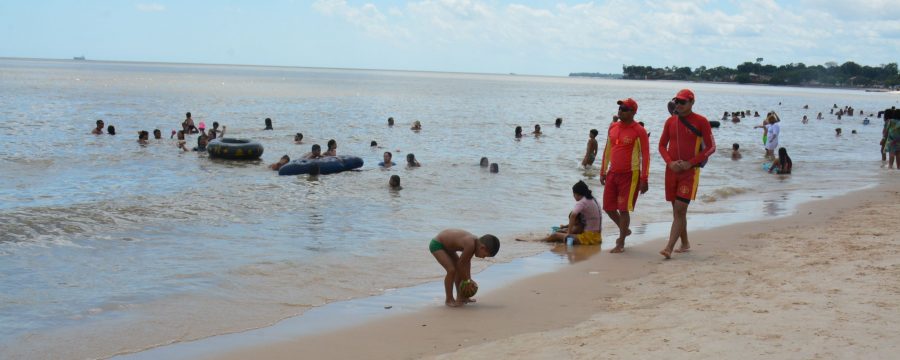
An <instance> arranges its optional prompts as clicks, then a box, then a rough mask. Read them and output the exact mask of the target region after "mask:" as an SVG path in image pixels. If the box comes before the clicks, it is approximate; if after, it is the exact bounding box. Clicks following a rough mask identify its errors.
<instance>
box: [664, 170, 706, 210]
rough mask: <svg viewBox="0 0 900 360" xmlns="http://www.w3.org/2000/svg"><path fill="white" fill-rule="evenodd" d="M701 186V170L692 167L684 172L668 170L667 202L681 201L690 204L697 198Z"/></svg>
mask: <svg viewBox="0 0 900 360" xmlns="http://www.w3.org/2000/svg"><path fill="white" fill-rule="evenodd" d="M699 184H700V168H698V167H692V168H690V169H687V170H685V171H682V172H674V171H672V170H671V169H669V168H666V201H675V200H681V201H683V202H685V203H688V204H690V203H691V200H694V199H695V198H696V197H697V185H699Z"/></svg>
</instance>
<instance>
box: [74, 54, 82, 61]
mask: <svg viewBox="0 0 900 360" xmlns="http://www.w3.org/2000/svg"><path fill="white" fill-rule="evenodd" d="M72 60H82V61H83V60H84V55H81V56H76V57H73V58H72Z"/></svg>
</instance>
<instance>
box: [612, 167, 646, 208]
mask: <svg viewBox="0 0 900 360" xmlns="http://www.w3.org/2000/svg"><path fill="white" fill-rule="evenodd" d="M639 175H640V173H638V172H637V171H628V172H620V173H608V174H606V186H605V187H604V188H603V210H605V211H615V210H619V211H634V204H636V203H637V198H638V184H640V176H639Z"/></svg>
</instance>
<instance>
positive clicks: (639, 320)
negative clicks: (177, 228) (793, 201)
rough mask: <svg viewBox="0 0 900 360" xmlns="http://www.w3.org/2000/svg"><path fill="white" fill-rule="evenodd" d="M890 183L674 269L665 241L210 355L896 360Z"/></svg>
mask: <svg viewBox="0 0 900 360" xmlns="http://www.w3.org/2000/svg"><path fill="white" fill-rule="evenodd" d="M887 182H888V184H885V185H880V186H878V187H875V188H871V189H868V190H863V191H858V192H854V193H850V194H847V195H843V196H841V197H838V198H834V199H829V200H821V201H815V202H812V203H808V204H805V205H802V206H801V207H800V208H799V209H798V210H797V211H796V213H795V214H794V215H791V216H787V217H783V218H778V219H773V220H768V221H760V222H752V223H743V224H736V225H730V226H726V227H721V228H716V229H712V230H707V231H697V232H692V233H691V234H690V236H691V242H692V245H693V251H692V252H691V253H688V254H677V255H676V256H674V258H673V259H672V260H663V259H662V257H661V256H660V255H659V254H658V251H659V250H660V249H661V248H662V247H663V243H662V241H663V240H662V239H659V240H657V241H651V242H648V243H645V244H642V245H638V246H634V247H629V248H628V251H627V252H626V253H625V254H622V255H614V254H609V253H606V252H604V253H602V254H598V255H596V256H593V257H591V258H590V259H589V260H586V261H582V262H579V263H577V264H575V265H572V266H568V267H565V268H564V269H562V270H561V271H556V272H552V273H549V274H543V275H539V276H535V277H531V278H527V279H524V280H521V281H517V282H515V283H512V284H509V285H508V286H506V287H503V288H501V289H492V291H490V292H487V293H485V294H483V296H481V297H478V301H479V302H478V303H477V304H475V305H471V306H466V307H464V308H458V309H452V308H446V307H444V306H440V305H437V304H436V306H435V307H434V308H429V309H426V310H423V311H419V312H415V313H412V314H405V315H398V316H393V317H389V318H385V319H380V320H376V321H371V322H367V323H364V324H361V325H359V326H355V327H351V328H346V329H340V330H337V331H334V332H328V333H323V334H317V335H312V336H305V337H300V338H295V339H286V340H283V341H279V342H274V343H271V344H265V345H259V346H253V347H248V348H242V349H240V350H237V351H232V352H228V353H226V354H217V355H215V356H213V357H214V358H218V359H247V358H265V359H297V358H316V359H320V358H329V359H352V358H366V359H407V358H423V357H424V358H439V359H445V358H446V359H451V358H453V359H455V358H464V359H497V358H516V359H520V358H524V359H550V358H552V359H559V358H564V359H566V358H567V359H595V358H623V359H630V358H664V359H698V358H705V359H713V358H714V359H719V358H767V359H768V358H783V359H798V358H802V359H841V358H866V359H888V358H896V354H898V353H900V331H898V330H897V329H898V325H897V324H900V309H898V306H900V236H898V235H897V232H896V230H897V227H896V224H897V222H896V220H897V216H898V215H900V182H897V181H894V182H892V183H891V182H890V180H887ZM639 210H640V209H638V211H639ZM889 220H892V221H889ZM689 221H690V220H689ZM607 223H609V222H607ZM689 226H690V222H689ZM607 241H609V239H607ZM482 290H484V289H482Z"/></svg>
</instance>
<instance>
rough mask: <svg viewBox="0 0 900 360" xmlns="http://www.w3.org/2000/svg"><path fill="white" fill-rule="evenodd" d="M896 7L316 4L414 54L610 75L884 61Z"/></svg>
mask: <svg viewBox="0 0 900 360" xmlns="http://www.w3.org/2000/svg"><path fill="white" fill-rule="evenodd" d="M896 1H897V0H871V1H868V2H863V3H865V4H864V5H861V6H857V5H858V3H859V2H857V1H848V0H841V1H835V0H827V1H826V0H800V1H799V2H788V3H783V2H777V1H775V0H746V1H740V2H734V3H729V4H726V5H727V6H725V5H723V4H721V3H718V2H716V1H711V0H675V1H672V0H643V1H628V0H606V1H583V2H579V3H575V2H562V1H560V2H559V3H556V4H551V5H527V4H521V3H507V2H498V1H491V0H418V1H409V2H407V3H406V4H405V6H404V5H402V4H401V5H396V6H395V7H392V8H391V9H389V10H388V11H387V12H386V13H383V12H381V11H379V9H378V8H377V7H376V6H375V5H372V4H368V3H367V4H363V5H348V3H347V1H345V0H319V1H317V2H316V3H315V4H314V5H313V7H314V8H315V9H316V10H318V11H319V12H320V13H323V14H326V15H330V16H338V17H341V18H343V19H344V20H345V21H347V22H349V23H352V24H353V25H355V26H356V27H357V28H360V29H362V30H363V31H365V32H366V34H367V35H368V36H370V37H373V38H376V39H378V38H384V39H398V38H403V39H405V42H404V43H403V45H404V46H407V47H408V48H409V49H410V51H431V52H443V53H446V54H455V53H458V52H463V51H472V50H473V49H490V51H491V52H492V53H491V56H497V57H501V56H506V57H509V58H516V57H523V56H524V57H533V58H539V57H543V58H544V59H545V60H546V59H550V58H553V60H554V61H556V60H557V59H560V61H564V62H565V63H563V64H561V65H560V66H568V67H572V66H579V67H580V66H583V65H580V64H595V65H593V66H597V67H600V66H605V67H607V69H608V68H609V67H611V66H615V67H618V66H620V65H621V64H623V63H628V64H645V65H654V66H662V65H687V66H693V67H696V66H700V65H706V66H708V67H712V66H718V65H725V66H734V65H736V64H739V63H740V62H743V61H747V60H752V59H755V58H756V57H764V58H766V59H767V60H769V61H771V62H772V63H788V62H806V63H814V62H815V61H814V60H812V59H821V58H822V57H823V55H822V54H830V55H826V56H831V57H832V58H835V59H849V58H851V57H854V55H857V54H861V53H866V52H869V53H871V54H872V55H873V56H881V57H888V55H887V52H888V51H889V50H886V49H894V50H896V49H897V48H900V44H898V42H897V40H898V39H897V37H898V34H900V25H898V24H900V23H898V22H896V21H893V22H891V21H887V20H884V21H882V20H878V19H881V18H884V14H894V15H897V16H894V17H893V18H892V19H896V18H900V14H898V11H900V10H898V8H900V6H897V4H896ZM529 3H530V2H529ZM878 12H880V13H879V14H877V15H873V16H871V17H866V16H863V15H862V14H866V13H868V14H872V13H878ZM879 42H881V43H882V44H883V45H882V49H880V50H871V48H864V47H863V46H870V47H872V48H874V45H872V44H877V43H879ZM885 42H886V43H885ZM865 49H870V50H865ZM847 51H850V52H851V53H846V52H847ZM482 55H483V54H482ZM435 56H438V55H437V54H435ZM881 57H879V58H881ZM858 58H859V57H857V59H858ZM881 62H884V61H881ZM566 63H568V64H573V65H566ZM576 64H577V65H576ZM571 70H572V71H581V70H592V69H583V68H573V69H571Z"/></svg>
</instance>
